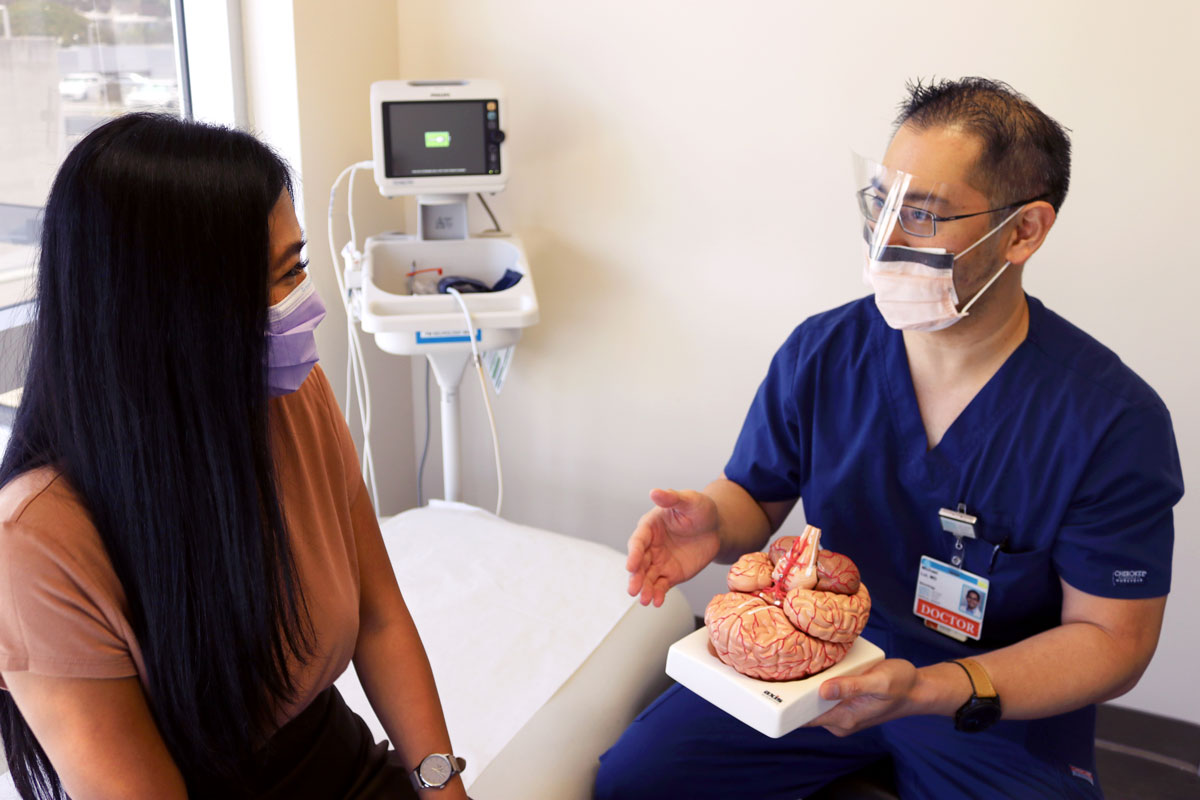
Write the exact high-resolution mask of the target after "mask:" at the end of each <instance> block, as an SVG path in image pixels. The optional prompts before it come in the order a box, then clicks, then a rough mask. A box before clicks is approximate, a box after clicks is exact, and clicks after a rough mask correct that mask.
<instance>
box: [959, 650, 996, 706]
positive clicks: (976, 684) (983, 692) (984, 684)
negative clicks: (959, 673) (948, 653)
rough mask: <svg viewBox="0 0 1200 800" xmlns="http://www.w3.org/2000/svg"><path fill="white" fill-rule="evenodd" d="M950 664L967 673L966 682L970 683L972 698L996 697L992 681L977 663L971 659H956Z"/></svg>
mask: <svg viewBox="0 0 1200 800" xmlns="http://www.w3.org/2000/svg"><path fill="white" fill-rule="evenodd" d="M950 663H952V664H958V665H959V666H960V667H962V668H963V671H964V672H966V673H967V680H969V681H971V694H972V696H974V697H998V696H999V695H998V694H997V693H996V687H994V686H992V679H991V678H989V677H988V674H987V670H985V669H984V668H983V665H982V664H980V663H979V662H978V661H976V660H974V659H971V658H956V659H954V660H953V661H952V662H950Z"/></svg>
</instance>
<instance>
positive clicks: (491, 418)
mask: <svg viewBox="0 0 1200 800" xmlns="http://www.w3.org/2000/svg"><path fill="white" fill-rule="evenodd" d="M446 293H447V294H452V295H454V299H455V300H457V301H458V305H459V308H461V309H462V312H463V316H464V317H466V318H467V340H468V341H470V342H471V355H472V356H473V357H474V360H475V372H476V373H477V374H478V375H479V388H480V389H482V390H483V405H484V407H485V408H487V416H488V425H490V426H491V427H492V452H493V453H495V455H496V516H497V517H498V516H500V508H501V506H502V505H503V504H504V473H503V471H501V469H500V439H499V437H497V436H496V417H495V415H494V414H492V401H491V399H490V398H489V397H488V390H487V379H486V378H484V377H483V359H482V358H481V357H480V355H479V348H478V347H476V346H475V334H474V331H475V322H474V320H472V319H471V312H470V311H468V310H467V303H466V301H465V300H463V298H462V295H461V294H459V292H458V290H457V289H455V288H454V287H450V288H448V289H446Z"/></svg>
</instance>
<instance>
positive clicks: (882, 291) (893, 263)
mask: <svg viewBox="0 0 1200 800" xmlns="http://www.w3.org/2000/svg"><path fill="white" fill-rule="evenodd" d="M1019 213H1021V209H1019V208H1018V209H1017V210H1016V211H1014V212H1013V213H1011V214H1009V215H1008V216H1007V217H1005V218H1004V221H1003V222H1001V223H1000V224H999V225H997V226H996V227H994V228H992V229H991V230H990V231H988V232H987V233H985V234H984V235H983V236H981V237H979V238H978V239H976V240H975V243H974V244H972V245H971V246H970V247H968V248H967V249H966V250H963V251H962V252H961V253H958V254H954V253H948V252H946V249H945V248H944V247H904V246H903V245H884V246H883V247H881V248H880V249H879V250H878V252H877V253H875V254H874V255H873V254H872V252H871V247H870V243H869V242H868V243H867V245H866V263H865V264H864V265H863V282H864V283H866V284H867V285H868V286H870V287H871V288H872V289H873V290H874V291H875V305H876V307H877V308H878V309H879V313H880V314H882V315H883V321H884V322H886V323H887V324H888V326H889V327H892V328H895V329H896V330H901V331H940V330H942V329H944V328H949V327H950V326H951V325H953V324H954V323H956V322H958V321H959V320H960V319H962V318H963V317H965V316H967V314H968V312H969V311H970V309H971V306H973V305H975V301H977V300H978V299H979V298H980V297H982V296H983V293H984V292H986V291H987V290H988V288H989V287H991V285H992V284H993V283H995V282H996V279H997V278H999V277H1000V276H1001V275H1003V274H1004V270H1006V269H1008V267H1009V262H1008V261H1005V262H1004V265H1003V266H1001V267H1000V269H998V270H996V274H994V275H992V277H991V278H989V279H988V282H987V283H985V284H984V285H983V288H982V289H980V290H979V291H978V292H976V293H975V296H974V297H972V298H971V299H970V300H969V301H968V302H967V304H966V305H965V306H963V307H962V310H961V311H959V310H958V292H957V291H955V289H954V262H955V261H958V259H960V258H962V257H963V256H965V255H966V254H967V253H969V252H971V251H972V250H974V249H975V248H976V247H977V246H978V245H980V244H981V243H982V242H983V241H984V240H986V239H987V238H988V237H989V236H991V235H992V234H993V233H995V232H996V231H998V230H1000V229H1001V228H1003V227H1004V226H1005V225H1007V224H1008V223H1009V221H1010V220H1012V218H1013V217H1015V216H1016V215H1017V214H1019Z"/></svg>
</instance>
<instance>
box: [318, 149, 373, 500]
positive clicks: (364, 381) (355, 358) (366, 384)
mask: <svg viewBox="0 0 1200 800" xmlns="http://www.w3.org/2000/svg"><path fill="white" fill-rule="evenodd" d="M373 168H374V163H373V162H371V161H359V162H357V163H355V164H351V165H350V166H348V167H346V168H345V169H343V170H342V171H341V172H340V173H339V174H338V176H337V179H336V180H334V182H333V186H332V187H331V188H330V189H329V213H328V216H327V218H326V233H327V235H328V238H329V257H330V259H331V264H332V267H333V276H334V278H335V279H336V280H337V285H338V293H339V294H340V296H341V299H342V304H343V306H344V307H345V309H346V411H345V415H346V424H347V425H348V424H349V423H350V398H351V397H352V396H353V395H352V392H351V389H352V388H353V390H354V394H356V395H357V397H356V400H357V406H358V417H359V421H360V423H361V425H362V432H363V446H362V473H363V478H364V479H365V480H366V482H367V485H368V487H369V490H370V495H371V505H372V507H373V508H374V509H375V514H376V516H378V515H379V489H378V486H377V485H376V481H375V459H374V457H373V455H372V452H371V384H370V380H369V378H368V376H367V368H366V363H365V361H364V359H363V352H362V343H361V342H360V341H359V338H358V329H357V327H356V326H355V324H354V316H353V312H352V309H351V307H350V295H349V293H348V292H347V291H346V280H345V277H344V276H343V275H342V262H341V260H340V259H339V258H338V254H337V248H336V247H334V244H333V206H334V199H335V197H336V196H337V188H338V186H340V185H341V183H342V181H343V180H345V178H346V175H350V197H349V202H348V205H347V216H349V217H350V245H351V250H352V251H353V252H355V253H357V252H358V244H357V239H356V238H355V234H354V217H353V207H354V205H353V204H354V191H353V189H354V174H355V173H356V172H358V170H360V169H373Z"/></svg>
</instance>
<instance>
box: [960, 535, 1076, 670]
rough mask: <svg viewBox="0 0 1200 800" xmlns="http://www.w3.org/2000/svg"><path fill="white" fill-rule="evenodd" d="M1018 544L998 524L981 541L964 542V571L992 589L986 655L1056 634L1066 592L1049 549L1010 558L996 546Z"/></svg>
mask: <svg viewBox="0 0 1200 800" xmlns="http://www.w3.org/2000/svg"><path fill="white" fill-rule="evenodd" d="M984 536H986V537H987V538H984ZM1015 538H1016V537H1014V536H1012V534H1011V531H1010V530H1009V529H1007V528H1006V527H1005V526H1003V525H1002V524H1001V523H999V522H997V523H994V524H993V525H991V526H990V527H989V528H988V529H986V530H981V536H980V538H977V539H966V540H964V541H963V548H964V551H965V552H964V556H963V566H964V567H965V568H966V569H968V570H969V571H971V572H973V573H975V574H976V575H979V576H980V577H983V578H987V579H988V581H989V583H990V586H989V590H988V597H987V600H986V603H985V606H984V617H983V638H982V639H981V640H980V642H979V643H980V645H981V646H982V647H984V648H986V649H992V648H996V647H1004V646H1006V645H1009V644H1012V643H1014V642H1017V641H1020V640H1021V639H1024V638H1027V637H1028V636H1031V635H1033V634H1034V633H1036V632H1038V631H1042V630H1046V629H1047V628H1052V627H1054V626H1056V625H1058V624H1059V621H1060V619H1061V616H1062V587H1061V586H1060V584H1059V580H1058V575H1057V574H1056V573H1055V571H1054V561H1053V558H1052V556H1051V550H1050V548H1049V547H1045V548H1038V549H1034V550H1027V551H1024V552H1009V551H1008V550H1007V549H1006V548H1007V545H1004V546H1002V547H1000V549H997V547H996V545H997V544H999V543H1001V542H1012V541H1014V540H1015Z"/></svg>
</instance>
